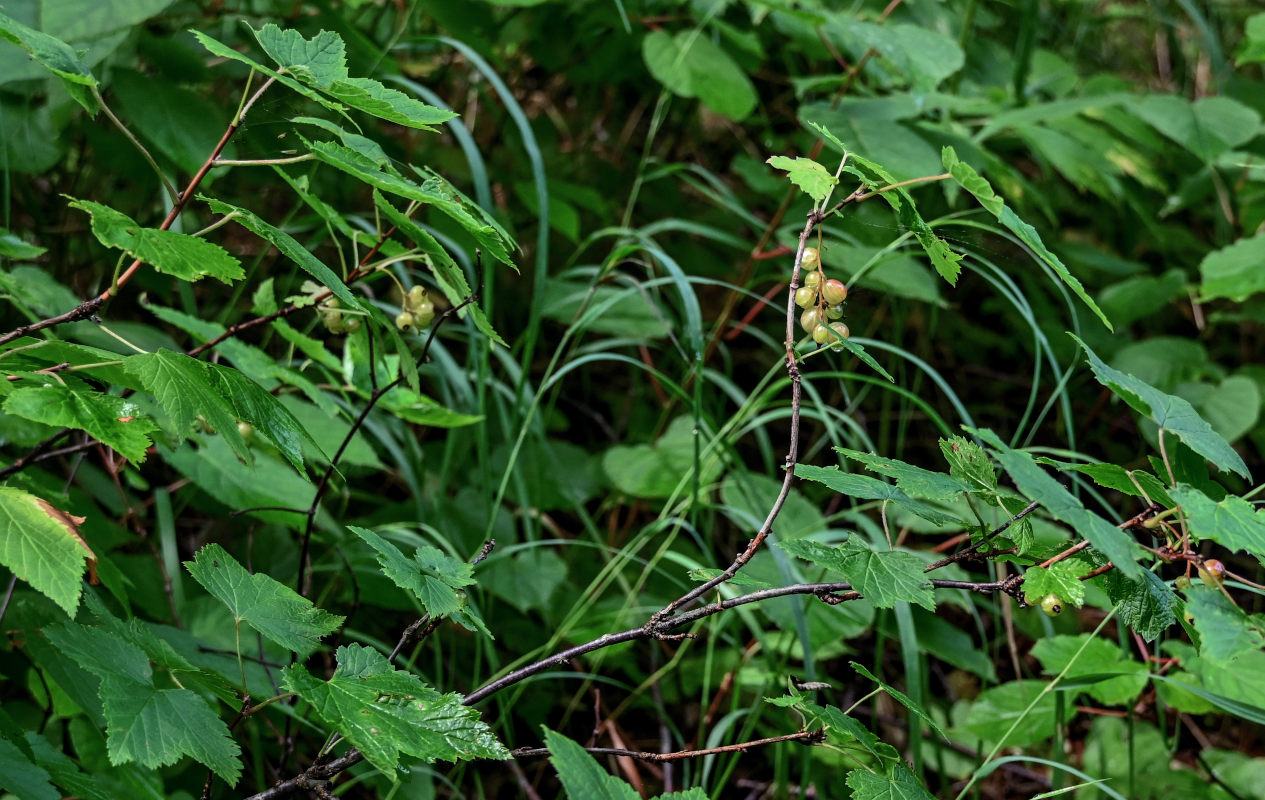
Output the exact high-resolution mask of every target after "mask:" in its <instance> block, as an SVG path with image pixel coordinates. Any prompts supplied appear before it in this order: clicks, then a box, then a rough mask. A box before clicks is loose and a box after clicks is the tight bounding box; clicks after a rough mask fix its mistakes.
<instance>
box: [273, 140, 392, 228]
mask: <svg viewBox="0 0 1265 800" xmlns="http://www.w3.org/2000/svg"><path fill="white" fill-rule="evenodd" d="M290 121H291V122H296V123H302V124H304V125H315V126H316V127H318V128H320V129H321V130H323V131H328V132H329V133H332V134H334V135H335V136H337V137H338V139H339V141H341V142H342V143H343V145H344V146H346V147H349V148H351V149H352V150H354V151H356V152H357V153H359V154H360V155H362V156H364V157H365V158H367V159H369V160H370V161H372V162H373V163H374V164H375V165H376V166H377V167H378V168H379V169H385V168H386V167H388V166H389V165H390V164H391V158H390V157H389V156H388V155H387V154H386V151H385V150H383V149H382V145H380V144H378V143H377V142H375V141H374V140H372V139H370V138H368V137H366V136H361V135H360V134H358V133H352V132H350V131H348V130H345V129H343V128H342V127H340V126H338V125H335V124H334V123H332V122H330V121H329V120H327V119H321V118H320V117H294V118H292V119H291V120H290ZM281 175H282V176H283V177H285V178H286V179H287V181H286V182H287V183H290V184H291V185H292V186H293V185H295V184H296V183H297V180H296V179H295V178H293V177H291V176H290V174H289V173H287V172H285V171H282V172H281ZM301 194H303V200H304V202H307V203H308V204H310V205H311V206H312V208H313V209H314V210H315V211H316V212H317V213H318V214H320V215H321V217H322V219H326V220H327V221H328V222H330V223H331V224H333V225H335V226H337V227H340V228H344V227H346V222H345V221H344V222H342V224H339V223H338V222H335V221H334V218H335V217H337V216H338V215H337V214H333V215H332V216H331V215H330V214H329V213H327V212H329V211H330V209H329V206H327V205H325V204H324V203H323V202H322V201H321V199H320V198H318V197H316V196H315V195H313V194H312V193H310V192H306V191H304V192H302V193H301ZM339 219H341V218H339ZM345 234H346V235H348V236H350V235H352V234H351V231H350V230H347V231H346V232H345Z"/></svg>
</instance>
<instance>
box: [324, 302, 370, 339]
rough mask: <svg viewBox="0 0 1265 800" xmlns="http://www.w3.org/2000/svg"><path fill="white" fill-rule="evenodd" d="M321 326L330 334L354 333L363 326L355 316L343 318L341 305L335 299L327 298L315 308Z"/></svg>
mask: <svg viewBox="0 0 1265 800" xmlns="http://www.w3.org/2000/svg"><path fill="white" fill-rule="evenodd" d="M316 313H317V314H318V315H319V316H320V318H321V324H322V325H324V326H325V330H327V331H329V332H330V333H355V332H356V331H358V330H360V326H361V325H363V324H364V323H362V322H361V321H360V317H359V316H356V315H350V316H343V304H342V303H341V302H339V300H338V298H337V297H331V298H328V299H327V300H326V301H325V302H324V303H321V304H320V305H319V306H317V308H316Z"/></svg>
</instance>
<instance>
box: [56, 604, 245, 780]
mask: <svg viewBox="0 0 1265 800" xmlns="http://www.w3.org/2000/svg"><path fill="white" fill-rule="evenodd" d="M98 612H99V613H101V614H103V613H104V611H103V607H102V606H100V604H99V603H98V604H97V607H96V609H95V610H94V613H98ZM98 619H99V620H100V622H101V623H102V624H101V625H100V626H97V627H93V626H88V625H79V624H76V623H64V624H61V625H54V626H49V627H47V628H45V629H44V633H45V635H46V636H47V637H48V639H49V641H51V642H52V643H53V644H54V645H55V646H56V647H57V649H58V650H60V651H61V653H62V654H63V655H64V656H65V657H66V658H68V659H70V660H72V661H73V662H75V663H76V664H78V665H79V666H80V667H82V668H83V669H86V670H88V671H89V672H91V673H92V674H94V675H96V676H97V677H98V678H100V681H101V682H100V687H99V690H98V691H99V693H100V697H101V701H102V708H103V711H104V714H105V719H106V747H107V750H108V752H109V757H110V762H111V763H112V764H125V763H129V762H136V763H139V764H141V765H142V766H144V767H147V768H150V769H154V768H157V767H161V766H167V765H170V764H174V763H175V762H176V761H177V760H179V759H180V757H181V756H184V755H189V756H192V757H193V758H194V759H196V760H197V761H199V762H201V763H202V764H205V765H206V766H208V767H210V768H211V769H212V770H213V771H214V772H215V773H216V774H217V775H219V776H220V777H221V778H223V779H224V780H226V781H228V782H229V784H230V785H232V784H236V783H237V780H238V778H239V777H240V776H241V771H242V767H241V761H240V760H239V758H238V754H239V753H240V748H239V747H238V745H237V742H235V741H234V740H233V738H232V737H231V736H230V735H229V732H228V726H227V725H226V724H224V721H223V720H222V719H220V718H219V716H217V715H216V713H215V712H214V711H213V710H212V709H211V708H210V706H208V705H207V703H206V701H205V700H203V699H202V698H201V697H199V696H198V695H197V694H196V693H195V692H193V691H191V690H189V689H184V688H180V689H170V688H165V689H159V688H158V687H157V686H155V684H154V672H153V668H152V666H151V665H150V658H151V656H150V655H149V654H147V653H146V651H145V649H143V648H142V647H141V644H142V643H148V644H150V645H151V649H153V650H155V653H154V655H157V656H159V658H162V659H164V660H166V661H168V665H171V662H173V661H174V662H178V663H177V664H176V665H177V666H181V667H189V670H188V671H187V672H186V673H185V677H189V676H192V675H195V674H196V670H194V669H193V668H192V667H191V666H190V665H188V662H183V659H180V658H179V656H175V654H174V652H158V651H161V650H162V648H161V646H159V645H157V643H156V642H155V641H148V642H146V638H147V637H145V636H144V635H143V634H142V633H140V632H139V630H140V629H139V628H134V627H128V626H127V625H125V624H124V623H121V622H119V621H118V620H116V619H113V618H111V617H108V616H107V617H101V616H99V615H98ZM166 650H167V651H170V648H169V647H168V648H166ZM179 662H182V663H179ZM173 674H174V673H173Z"/></svg>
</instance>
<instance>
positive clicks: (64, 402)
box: [4, 385, 158, 464]
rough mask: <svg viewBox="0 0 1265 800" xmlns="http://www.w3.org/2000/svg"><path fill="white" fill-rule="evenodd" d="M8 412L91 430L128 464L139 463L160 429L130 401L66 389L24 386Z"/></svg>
mask: <svg viewBox="0 0 1265 800" xmlns="http://www.w3.org/2000/svg"><path fill="white" fill-rule="evenodd" d="M4 410H5V413H8V414H13V415H14V416H17V417H22V418H23V419H29V420H34V421H35V422H42V423H44V424H45V425H56V426H58V427H62V428H76V429H78V430H83V431H87V432H88V435H90V436H92V437H93V438H94V439H97V440H98V441H100V442H101V443H102V444H104V445H106V446H107V447H112V448H114V449H115V450H117V451H118V452H119V454H120V455H122V456H123V457H124V458H126V459H127V460H128V461H131V462H133V463H135V464H139V463H141V462H142V461H144V460H145V451H146V450H148V449H149V446H150V444H152V442H151V440H150V438H149V434H151V433H153V432H154V431H156V430H158V426H157V425H155V424H154V422H153V420H151V419H150V418H149V417H146V416H142V415H141V410H140V408H139V407H138V406H137V405H136V404H135V403H133V402H131V401H129V400H124V399H123V398H121V397H115V396H114V395H108V394H101V393H100V392H93V391H88V390H86V389H71V388H69V387H66V386H55V385H48V386H24V387H22V388H21V389H16V390H14V392H13V393H12V394H10V395H9V397H8V399H7V400H5V402H4Z"/></svg>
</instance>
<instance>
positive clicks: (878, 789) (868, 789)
mask: <svg viewBox="0 0 1265 800" xmlns="http://www.w3.org/2000/svg"><path fill="white" fill-rule="evenodd" d="M847 783H848V786H849V787H851V789H852V800H935V795H933V794H931V792H928V791H927V787H925V786H923V785H922V783H921V782H920V781H919V780H918V778H916V777H915V776H914V773H912V772H910V771H909V768H908V767H905V766H902V765H897V766H896V767H895V768H894V769H893V770H892V773H891V775H890V776H887V775H879V774H878V773H876V772H868V771H866V770H864V769H854V770H852V771H851V772H849V773H848V778H847Z"/></svg>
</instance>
